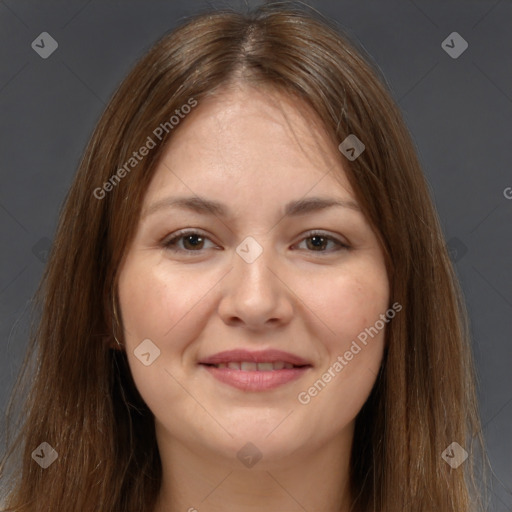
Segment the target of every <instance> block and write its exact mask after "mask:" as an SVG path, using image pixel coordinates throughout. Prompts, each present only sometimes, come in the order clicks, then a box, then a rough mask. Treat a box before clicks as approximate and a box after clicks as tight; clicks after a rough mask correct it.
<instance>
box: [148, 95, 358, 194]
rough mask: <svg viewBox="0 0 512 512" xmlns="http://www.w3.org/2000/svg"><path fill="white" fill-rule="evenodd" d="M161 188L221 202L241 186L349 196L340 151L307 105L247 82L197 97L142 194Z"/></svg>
mask: <svg viewBox="0 0 512 512" xmlns="http://www.w3.org/2000/svg"><path fill="white" fill-rule="evenodd" d="M162 189H166V192H169V191H170V190H175V191H178V192H183V193H185V192H186V193H187V194H190V193H196V194H198V195H206V192H208V194H207V195H210V196H211V195H217V196H221V197H225V198H226V199H229V198H231V199H234V195H236V194H237V193H239V192H240V191H242V190H252V191H253V193H254V194H256V195H257V194H263V195H265V196H266V197H267V198H270V195H272V194H270V195H269V193H270V190H272V191H274V192H276V193H277V196H279V195H282V194H283V193H286V194H287V195H288V196H290V197H291V196H293V197H296V196H303V195H305V194H307V193H308V191H312V192H315V193H326V192H330V191H333V189H335V190H338V191H344V192H345V196H346V195H347V194H348V195H349V196H353V194H352V190H351V187H350V185H349V183H348V180H347V178H346V175H345V171H344V168H343V164H342V159H341V157H340V153H339V151H338V149H337V147H336V145H335V144H333V142H332V140H331V139H330V138H329V136H328V134H327V131H326V129H325V127H324V126H323V124H322V121H321V120H320V119H319V118H318V116H317V115H316V114H315V112H314V111H313V110H312V108H311V107H310V106H309V105H308V104H307V103H306V102H305V101H303V100H299V99H298V98H297V97H294V96H291V95H287V94H285V93H283V92H279V91H276V90H271V89H268V88H265V89H256V88H255V87H253V86H245V85H235V86H233V87H229V88H227V89H225V90H222V91H219V93H216V94H215V95H212V96H210V97H208V98H206V99H204V100H201V101H200V102H199V104H198V106H197V107H196V108H195V109H194V110H193V111H192V112H191V113H190V114H188V115H187V116H186V117H185V118H184V119H183V120H182V121H181V122H180V125H179V126H178V127H177V129H176V131H175V132H173V135H172V138H171V139H170V140H169V142H168V144H167V147H166V148H165V150H164V152H163V154H162V157H161V159H160V161H159V163H158V165H157V168H156V170H155V175H154V177H153V180H152V183H151V184H150V187H149V189H148V192H147V196H148V198H151V199H154V198H155V197H156V196H158V195H159V194H160V192H161V191H162ZM313 189H314V190H313ZM285 200H286V199H285V198H283V201H285Z"/></svg>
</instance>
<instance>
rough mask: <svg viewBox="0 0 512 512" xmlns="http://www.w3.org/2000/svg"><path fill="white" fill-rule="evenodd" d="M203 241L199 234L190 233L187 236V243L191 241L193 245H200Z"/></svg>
mask: <svg viewBox="0 0 512 512" xmlns="http://www.w3.org/2000/svg"><path fill="white" fill-rule="evenodd" d="M202 242H203V239H202V238H201V237H200V236H199V235H188V236H187V237H185V243H189V244H190V245H191V246H192V247H198V246H199V245H200V244H201V243H202Z"/></svg>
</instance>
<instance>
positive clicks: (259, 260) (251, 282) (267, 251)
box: [234, 236, 276, 293]
mask: <svg viewBox="0 0 512 512" xmlns="http://www.w3.org/2000/svg"><path fill="white" fill-rule="evenodd" d="M258 239H259V241H258V240H257V239H256V238H255V237H254V236H248V237H246V238H245V239H244V240H243V241H242V242H241V243H240V244H239V245H238V247H237V248H236V255H235V257H234V266H235V268H234V273H235V279H236V281H237V286H240V285H241V287H242V288H248V289H249V290H252V292H253V293H257V292H265V291H268V287H269V286H270V285H271V284H272V282H271V281H272V280H271V277H272V276H273V274H272V273H271V272H270V270H269V268H268V267H270V266H271V261H272V259H275V257H276V256H275V254H274V253H273V248H272V247H271V244H270V240H269V237H263V236H258Z"/></svg>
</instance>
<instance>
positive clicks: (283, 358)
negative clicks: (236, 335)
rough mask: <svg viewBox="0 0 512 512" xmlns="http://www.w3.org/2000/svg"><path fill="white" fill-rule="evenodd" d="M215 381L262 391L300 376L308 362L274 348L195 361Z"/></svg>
mask: <svg viewBox="0 0 512 512" xmlns="http://www.w3.org/2000/svg"><path fill="white" fill-rule="evenodd" d="M199 365H200V366H202V367H203V368H204V369H205V370H207V371H208V373H209V374H210V375H211V376H213V377H214V378H215V379H216V380H218V381H220V382H222V383H224V384H228V385H230V386H232V387H235V388H238V389H241V390H243V391H266V390H271V389H275V388H277V387H279V386H282V385H284V384H287V383H289V382H292V381H294V380H296V379H298V378H300V377H302V376H303V375H304V374H305V373H306V372H307V371H308V370H309V369H310V368H312V367H313V366H312V364H310V363H309V362H307V361H306V360H305V359H303V358H301V357H298V356H296V355H294V354H289V353H286V352H282V351H277V350H266V351H260V352H249V351H245V350H234V351H227V352H220V353H218V354H215V355H213V356H211V357H208V358H206V359H203V360H201V361H200V362H199Z"/></svg>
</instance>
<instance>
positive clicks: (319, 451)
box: [154, 425, 353, 512]
mask: <svg viewBox="0 0 512 512" xmlns="http://www.w3.org/2000/svg"><path fill="white" fill-rule="evenodd" d="M157 437H158V439H159V443H158V444H159V450H160V455H161V460H162V470H163V474H162V476H163V478H162V486H161V490H160V494H159V497H158V501H157V506H156V508H155V510H154V512H203V511H204V512H206V511H208V512H223V511H226V510H237V512H260V511H261V510H265V511H266V512H282V511H287V512H304V511H305V510H314V511H315V512H349V510H350V505H351V496H350V485H349V460H350V448H351V445H352V438H353V425H350V427H347V429H346V430H345V431H343V432H342V433H341V435H340V436H339V437H338V438H337V439H336V440H334V441H331V442H329V444H326V445H323V446H314V447H311V446H310V447H307V446H305V447H301V449H300V450H296V451H295V452H293V453H292V454H287V455H284V456H277V455H276V456H275V457H271V456H270V455H267V457H265V453H267V454H268V452H265V449H262V452H264V453H263V454H262V458H261V460H259V461H258V462H257V463H256V464H255V465H254V466H252V467H251V468H245V467H243V464H241V463H240V461H239V460H238V459H237V458H236V457H234V458H231V459H230V458H227V457H223V456H222V455H219V453H209V452H208V450H207V449H205V450H201V449H200V448H199V447H193V449H192V450H191V449H190V447H187V446H185V445H183V444H180V443H178V442H177V441H176V440H170V439H169V438H165V437H162V436H157Z"/></svg>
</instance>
